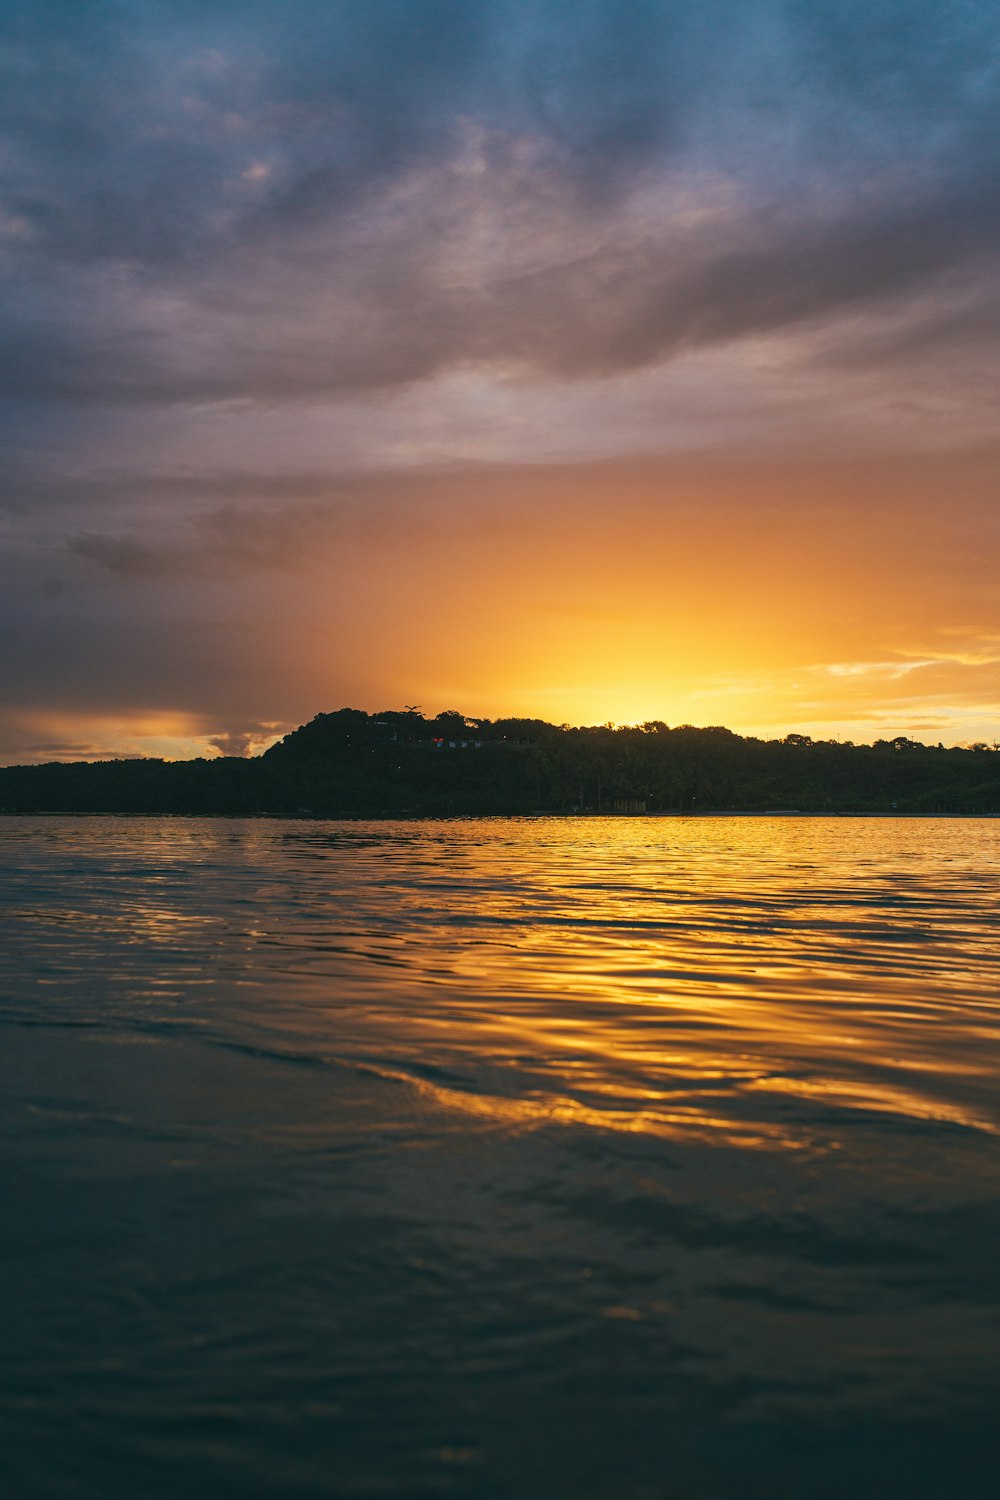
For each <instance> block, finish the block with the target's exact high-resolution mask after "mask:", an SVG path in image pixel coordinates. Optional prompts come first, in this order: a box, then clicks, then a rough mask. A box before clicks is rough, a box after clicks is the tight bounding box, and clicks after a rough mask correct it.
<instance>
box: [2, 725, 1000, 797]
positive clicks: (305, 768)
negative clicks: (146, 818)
mask: <svg viewBox="0 0 1000 1500" xmlns="http://www.w3.org/2000/svg"><path fill="white" fill-rule="evenodd" d="M792 809H794V810H798V811H802V812H863V813H892V812H900V813H935V812H943V813H1000V754H998V750H997V747H991V746H987V745H976V746H973V747H969V748H961V749H958V748H956V749H945V748H944V747H942V746H940V745H924V744H921V743H919V742H918V741H914V740H910V739H906V738H904V737H902V736H899V737H897V738H895V739H892V740H876V741H875V743H874V744H871V745H855V744H850V743H840V742H837V741H833V740H823V741H813V740H811V739H809V738H808V737H807V736H804V735H798V734H789V735H786V736H785V737H784V738H783V739H779V740H761V739H755V738H752V737H746V736H741V735H738V734H734V733H733V732H732V731H731V730H729V729H725V728H722V727H719V726H712V727H709V728H701V729H698V728H694V727H693V726H691V725H687V724H685V725H680V726H678V727H674V728H670V727H669V726H668V725H666V724H664V723H661V722H660V721H658V720H657V721H651V722H648V723H645V724H642V725H637V726H630V727H619V728H615V727H613V726H611V725H595V726H590V727H571V726H568V725H556V724H549V723H546V722H545V721H544V720H542V719H497V720H492V721H491V720H488V719H477V718H472V717H468V716H466V715H464V714H461V713H458V712H450V713H444V714H438V715H437V716H436V717H435V718H433V719H428V718H425V717H424V716H423V715H422V714H421V713H420V712H419V711H418V710H416V709H404V710H386V711H384V712H382V713H378V714H367V713H364V712H362V711H361V710H360V709H351V708H343V709H339V710H337V711H335V712H333V713H325V714H318V715H317V716H316V718H314V719H312V720H311V721H310V722H309V723H308V724H304V725H302V726H301V727H300V728H298V729H295V730H293V731H292V732H291V733H290V734H288V735H286V736H285V737H284V739H282V740H280V741H279V742H278V743H277V744H275V745H273V746H272V747H271V748H270V749H269V750H267V751H265V752H264V753H263V754H262V755H259V756H254V757H250V758H247V759H238V758H236V757H230V756H223V757H219V758H218V759H215V760H190V761H163V760H154V759H136V760H113V761H98V762H76V763H73V764H47V765H39V766H7V767H2V768H0V810H2V811H4V812H7V813H55V812H72V813H131V814H169V813H182V814H202V815H205V814H220V815H229V816H272V817H295V816H318V817H407V816H419V817H425V816H443V815H444V816H447V815H451V814H473V815H474V814H493V815H497V814H500V815H503V814H523V813H534V812H552V813H574V812H586V813H602V814H603V813H614V812H619V813H640V812H648V813H692V812H731V811H737V812H766V811H771V810H792Z"/></svg>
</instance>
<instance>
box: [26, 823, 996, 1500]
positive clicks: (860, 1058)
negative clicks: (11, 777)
mask: <svg viewBox="0 0 1000 1500" xmlns="http://www.w3.org/2000/svg"><path fill="white" fill-rule="evenodd" d="M0 921H2V929H0V930H2V947H0V1076H2V1094H0V1100H2V1102H0V1213H2V1235H0V1258H2V1265H0V1287H2V1291H0V1302H2V1309H0V1311H2V1323H0V1429H2V1430H0V1470H2V1475H3V1479H2V1482H3V1484H4V1485H5V1486H6V1487H5V1488H4V1491H3V1492H4V1494H5V1495H9V1496H10V1497H11V1500H39V1497H45V1500H64V1497H65V1500H112V1497H113V1500H119V1497H121V1500H182V1497H184V1500H203V1497H204V1500H259V1497H269V1500H270V1497H280V1500H285V1497H288V1500H292V1497H294V1500H326V1497H341V1496H344V1497H348V1496H349V1497H359V1500H360V1497H394V1500H424V1497H426V1500H431V1497H449V1496H450V1497H462V1500H473V1497H476V1500H478V1497H483V1500H543V1497H544V1500H736V1497H739V1500H757V1497H760V1500H785V1497H787V1500H833V1497H836V1500H847V1497H851V1500H868V1497H871V1500H875V1497H878V1500H923V1497H931V1496H933V1497H934V1500H941V1497H947V1500H957V1497H969V1500H987V1497H989V1496H991V1495H993V1494H995V1493H997V1485H998V1480H997V1473H998V1472H1000V1436H998V1432H1000V1417H998V1413H1000V1134H998V1132H1000V822H995V821H990V820H975V819H958V818H955V819H941V820H936V819H920V820H917V819H912V820H910V819H899V820H894V819H876V818H859V819H854V818H833V819H822V818H792V817H774V818H767V817H763V818H737V817H731V818H634V819H629V818H605V819H584V818H581V819H496V820H480V821H476V820H448V821H441V822H398V823H354V822H352V823H327V822H269V821H246V822H243V821H231V820H184V819H134V820H128V819H110V818H109V819H98V818H80V819H72V818H39V819H33V818H16V817H9V818H3V819H0Z"/></svg>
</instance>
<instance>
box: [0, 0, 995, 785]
mask: <svg viewBox="0 0 1000 1500" xmlns="http://www.w3.org/2000/svg"><path fill="white" fill-rule="evenodd" d="M626 9H627V10H628V17H627V19H626V18H623V15H622V7H620V6H615V5H611V4H604V3H594V4H589V3H588V4H586V5H584V6H582V7H581V8H580V12H579V14H578V15H576V14H574V17H573V19H572V23H570V21H569V20H568V19H567V14H566V12H565V11H564V10H562V9H561V8H560V7H558V6H554V5H546V4H544V3H541V4H538V5H530V6H527V7H524V6H507V5H504V4H499V5H492V4H491V5H488V6H486V5H479V4H476V3H472V0H470V3H467V4H463V5H460V6H449V5H443V4H427V5H425V4H423V3H411V4H408V5H405V6H399V5H396V4H391V5H387V6H378V7H367V6H352V5H346V6H345V5H339V6H327V5H318V4H317V5H313V4H306V5H304V6H297V7H295V16H294V18H293V16H292V14H291V12H290V11H285V10H284V9H282V8H279V7H275V6H268V5H260V4H257V3H255V0H251V3H249V4H247V5H244V6H241V7H239V8H237V9H233V8H231V7H223V6H217V7H216V6H211V5H209V6H206V7H199V8H198V11H197V14H196V15H195V13H194V12H193V11H189V8H188V7H185V6H181V7H178V8H177V9H176V11H174V10H173V9H172V8H169V7H168V8H167V9H166V10H164V8H162V7H154V6H151V5H145V4H139V5H136V6H133V7H130V8H129V9H128V10H127V11H126V10H124V9H119V8H115V7H104V6H96V7H77V6H68V5H67V6H61V5H57V6H55V7H48V8H46V14H45V15H44V16H43V15H42V14H41V13H40V12H35V11H32V10H31V8H30V7H29V8H24V13H23V15H21V16H20V19H19V20H18V21H17V24H16V26H15V28H14V32H13V35H12V37H11V44H10V53H9V56H10V58H11V59H12V67H11V71H10V79H9V82H8V84H7V87H6V90H5V95H4V97H5V99H6V101H7V102H6V105H5V107H4V108H5V114H6V119H7V125H8V128H9V139H10V144H9V147H8V154H7V156H6V158H5V174H4V177H3V181H2V184H0V273H2V274H3V275H4V277H5V278H6V281H7V291H8V295H7V297H6V299H5V305H6V306H7V308H8V309H9V311H8V312H7V314H5V319H6V321H5V324H4V326H3V328H2V330H0V335H2V344H3V348H4V350H5V354H4V363H3V370H4V383H3V390H2V393H0V395H2V398H3V399H2V406H0V435H2V436H3V439H4V452H5V457H4V460H3V471H4V479H5V483H4V486H3V497H4V505H3V509H2V511H0V528H2V535H3V539H4V549H3V568H4V580H3V612H4V618H3V627H2V628H3V633H4V639H5V641H7V642H8V643H9V644H8V650H7V651H6V652H5V654H4V665H3V703H4V708H3V712H2V715H0V761H6V762H14V761H22V760H37V759H74V758H94V757H99V756H104V755H133V754H152V755H164V756H167V757H186V756H191V755H215V754H219V753H231V754H244V753H253V752H254V751H255V750H259V749H260V748H262V747H263V746H265V745H266V744H268V743H269V742H270V741H272V740H273V739H274V738H275V737H277V736H278V735H280V734H281V733H283V732H284V731H285V730H286V729H288V728H290V727H292V726H293V725H295V724H298V723H301V722H303V721H304V720H306V719H308V718H310V717H311V716H312V715H313V714H315V713H317V712H319V711H325V710H330V709H333V708H335V707H338V706H341V705H345V704H350V705H352V706H355V707H358V708H364V709H366V710H369V711H375V710H378V709H381V708H385V707H401V706H402V705H403V704H404V703H419V704H420V705H421V706H422V708H423V710H424V711H425V713H428V714H434V713H437V712H438V711H440V710H443V709H449V708H458V709H461V710H462V711H463V712H465V713H467V714H471V715H486V716H490V717H496V716H502V715H531V716H538V717H543V718H546V719H549V720H552V721H555V722H563V721H565V722H570V723H581V722H583V723H594V722H604V721H608V720H611V721H614V722H617V723H635V722H643V721H645V720H650V719H661V720H664V721H666V722H667V723H670V724H678V723H685V722H689V723H694V724H725V725H727V726H729V727H730V728H732V729H734V730H736V731H738V732H741V733H752V734H757V735H761V736H765V737H773V736H781V735H783V734H785V733H786V732H789V731H796V732H802V733H808V734H811V735H813V736H814V737H817V738H833V737H837V736H839V737H841V738H850V739H855V740H858V741H867V740H871V739H874V738H877V737H880V736H888V737H892V736H894V735H898V734H906V735H909V736H912V737H914V738H918V739H922V740H925V741H928V742H931V743H934V742H937V741H939V740H940V741H943V742H944V743H946V744H955V743H966V742H970V741H974V740H986V741H993V740H994V739H996V738H997V737H998V735H1000V594H998V591H997V587H996V576H995V574H996V564H995V559H996V556H997V555H998V547H1000V536H998V531H1000V507H998V505H997V480H998V476H1000V434H998V428H997V421H996V405H995V390H996V377H997V373H998V372H997V339H996V337H995V334H996V332H997V327H996V316H997V315H996V309H997V307H998V305H1000V302H998V298H997V292H998V286H997V260H996V217H997V183H998V181H1000V178H998V175H997V173H996V170H995V165H996V164H995V149H996V148H995V143H996V139H997V136H996V99H997V92H996V67H995V58H996V47H995V43H996V36H995V33H996V26H995V17H993V16H992V15H991V13H990V12H989V10H988V9H987V8H986V7H979V8H977V7H975V6H972V7H963V8H961V9H960V10H958V11H955V12H954V13H952V11H950V10H948V11H942V10H941V9H940V8H925V7H923V6H921V5H918V4H912V5H907V6H904V7H903V8H902V9H903V11H904V12H906V13H908V14H910V20H911V23H912V24H909V25H904V24H902V22H901V23H900V25H899V26H898V27H896V28H895V29H893V30H887V29H886V27H885V26H884V24H883V21H882V20H880V18H879V16H878V15H877V14H876V13H874V12H869V11H864V10H857V11H856V12H855V10H854V9H853V8H851V7H847V8H843V7H839V8H838V7H833V6H826V5H823V4H821V5H817V6H815V7H809V8H799V9H798V10H795V11H788V10H787V8H778V7H774V6H771V5H769V4H768V3H767V0H761V3H760V4H754V5H750V6H744V5H741V6H732V5H727V4H725V3H723V4H722V5H721V7H720V6H716V7H712V8H710V9H711V16H710V15H709V12H708V11H702V10H701V9H699V8H696V7H685V6H682V7H679V8H673V7H665V6H664V7H657V6H652V7H646V6H637V7H635V8H634V10H632V9H631V8H626ZM50 10H51V11H54V12H58V17H59V22H58V24H55V25H54V24H53V17H52V15H50V14H49V11H50ZM376 12H377V16H376ZM379 17H380V18H381V19H378V18H379ZM713 18H714V19H713ZM722 33H724V34H725V35H726V36H727V46H726V51H725V53H724V54H720V53H719V52H718V50H717V37H718V35H720V34H722ZM764 38H766V39H767V41H766V45H765V42H764V40H762V39H764ZM401 56H405V58H406V63H405V66H403V67H401V66H400V63H399V59H400V57H401ZM932 59H933V63H932V61H931V60H932ZM40 99H41V100H44V104H39V103H38V101H39V100H40ZM36 106H37V107H36ZM81 131H83V132H84V133H85V135H86V149H85V151H81V149H79V148H78V146H77V144H76V141H77V137H78V136H80V134H81Z"/></svg>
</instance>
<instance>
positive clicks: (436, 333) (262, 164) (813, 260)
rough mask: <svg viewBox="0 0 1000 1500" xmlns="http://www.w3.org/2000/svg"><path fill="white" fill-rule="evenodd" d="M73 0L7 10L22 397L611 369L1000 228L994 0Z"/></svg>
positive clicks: (706, 340)
mask: <svg viewBox="0 0 1000 1500" xmlns="http://www.w3.org/2000/svg"><path fill="white" fill-rule="evenodd" d="M52 9H53V8H48V7H47V8H46V14H45V16H44V17H42V16H41V14H40V12H39V9H38V7H37V6H31V5H25V4H21V5H14V6H13V7H12V8H10V9H9V10H8V12H7V13H6V20H5V23H4V25H5V30H6V34H7V45H6V85H7V86H6V87H5V89H4V90H3V91H2V94H0V100H2V102H0V128H2V129H3V130H4V131H5V133H6V136H7V140H8V143H9V144H8V149H7V155H6V158H5V170H4V174H3V181H2V185H0V244H2V257H3V262H2V263H3V264H4V265H5V267H6V271H7V275H8V278H9V285H10V292H11V295H10V297H9V298H8V300H7V306H8V308H9V309H10V311H9V312H8V314H7V315H6V317H5V319H4V320H3V322H2V324H0V391H2V392H3V393H4V394H6V395H8V396H11V397H13V396H15V395H20V396H22V397H23V396H24V395H31V396H34V397H36V398H57V399H68V398H72V399H74V400H93V399H98V398H99V399H105V400H106V399H115V400H129V399H141V400H145V401H158V400H159V401H174V400H184V401H192V400H219V399H225V398H227V397H231V396H234V395H243V396H252V397H256V398H261V399H268V398H279V399H286V398H289V397H294V396H299V395H302V394H305V393H310V392H315V393H337V392H349V391H352V390H356V389H361V390H363V389H371V388H385V387H392V386H397V385H402V384H406V383H409V382H412V381H414V380H417V379H419V378H421V377H423V376H427V375H430V374H433V373H435V372H437V371H440V370H442V369H445V368H448V367H450V366H453V365H457V364H462V363H463V362H469V361H473V362H484V361H485V362H494V363H498V364H501V365H504V364H507V365H515V366H516V365H517V364H518V363H525V364H527V365H530V366H533V367H535V368H538V369H541V370H550V371H551V372H552V373H554V374H557V375H560V374H561V375H565V374H573V373H575V372H577V371H587V372H592V371H605V370H606V371H611V370H616V369H621V368H628V367H631V366H636V365H642V364H645V363H648V362H650V361H656V360H660V359H664V358H668V357H670V356H671V355H672V354H673V353H675V352H677V351H678V350H684V349H688V348H691V347H698V346H702V345H714V344H718V343H724V342H726V341H728V340H731V339H734V338H739V337H741V336H744V335H746V334H748V333H754V334H756V333H760V332H762V331H764V332H766V331H767V330H768V329H771V328H778V329H784V328H786V327H788V326H790V325H794V324H796V323H799V322H809V321H811V320H814V319H817V318H830V317H835V316H837V315H838V314H840V313H841V312H843V311H845V310H846V311H848V312H850V311H853V309H855V308H856V307H858V306H860V305H864V304H869V305H877V304H881V303H883V302H885V301H886V300H891V299H892V298H898V297H900V296H906V295H908V294H910V293H911V292H912V291H913V290H914V288H922V287H923V286H925V285H926V284H928V282H931V281H933V279H934V278H935V277H937V276H939V275H940V274H941V273H942V272H947V271H948V270H950V269H951V268H952V267H954V266H958V265H963V264H967V263H969V262H970V261H972V260H975V259H976V257H979V258H981V259H982V258H984V257H992V255H993V254H994V247H995V244H996V234H997V226H998V218H1000V189H998V187H997V183H998V180H1000V177H998V174H997V172H996V170H995V168H996V159H995V158H996V145H995V143H996V139H997V126H998V123H1000V121H998V79H997V67H998V53H997V39H998V34H1000V26H998V23H997V18H996V13H995V11H993V10H992V8H991V7H988V6H986V5H973V4H957V5H951V6H948V7H942V6H940V5H934V6H931V5H927V4H924V3H921V0H910V3H901V4H898V5H895V6H893V7H892V8H891V11H890V10H886V9H885V8H880V7H871V6H861V5H860V4H854V3H846V0H839V3H838V0H820V3H810V4H808V5H807V4H804V3H797V4H796V3H785V4H779V3H764V0H756V3H753V0H751V3H749V4H741V5H736V4H735V3H731V0H730V3H725V0H709V3H701V4H698V5H695V4H694V3H693V0H692V3H684V4H669V5H668V4H665V3H649V0H635V3H633V4H630V5H629V6H627V7H623V6H621V5H620V4H617V3H612V0H577V3H575V4H574V5H573V6H568V5H565V4H561V3H556V0H549V3H542V0H536V3H528V0H511V3H509V4H502V3H501V4H497V3H486V0H383V3H381V4H379V5H370V4H367V3H361V0H357V3H341V4H333V5H331V4H329V3H324V4H319V3H312V4H310V3H303V4H301V5H296V6H294V7H285V6H278V5H276V4H254V3H252V0H251V3H247V4H244V5H240V6H235V5H227V4H209V5H199V6H197V7H194V6H187V5H173V6H160V5H153V4H147V5H141V4H137V5H132V6H128V7H125V6H122V5H116V4H110V3H108V4H99V3H98V4H95V5H93V6H88V7H80V6H73V5H69V6H66V7H55V8H54V9H55V10H57V11H58V17H57V18H56V19H54V18H53V15H52V14H51V10H52ZM720 37H724V38H725V45H724V46H721V47H720V41H719V39H720ZM637 194H638V195H640V196H642V202H643V204H644V205H645V206H644V207H643V209H642V211H641V212H634V211H630V209H629V205H630V204H633V203H634V200H635V198H636V195H637ZM643 195H644V196H643ZM992 295H993V289H992V285H989V286H987V285H985V284H984V291H983V297H984V300H987V299H988V298H989V297H991V296H992Z"/></svg>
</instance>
